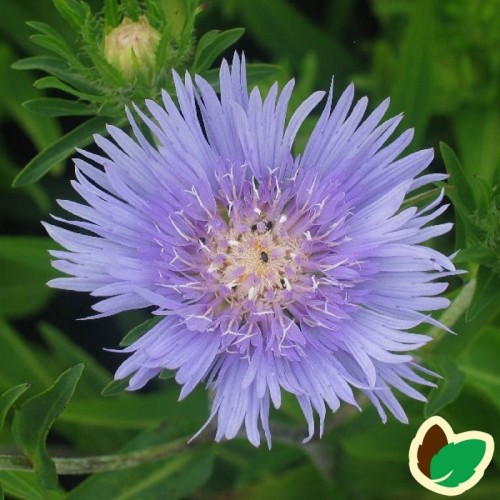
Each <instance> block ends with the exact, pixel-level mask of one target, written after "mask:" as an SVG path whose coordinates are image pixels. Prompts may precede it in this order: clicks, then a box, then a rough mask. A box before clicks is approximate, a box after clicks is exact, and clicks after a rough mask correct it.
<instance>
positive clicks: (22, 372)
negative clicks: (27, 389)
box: [0, 319, 54, 390]
mask: <svg viewBox="0 0 500 500" xmlns="http://www.w3.org/2000/svg"><path fill="white" fill-rule="evenodd" d="M0 338H1V339H2V348H1V349H0V387H2V388H5V389H8V388H10V387H11V386H13V385H17V384H19V383H20V382H23V381H24V382H28V383H29V384H30V385H31V386H32V387H33V388H34V389H36V390H38V389H41V388H43V386H47V385H49V384H50V383H51V382H52V380H53V378H54V377H53V373H52V370H51V365H50V364H48V363H47V358H46V357H45V356H43V352H42V351H41V350H40V349H39V348H38V347H37V346H35V345H31V344H28V342H26V341H25V340H24V339H23V338H22V336H21V335H19V334H18V333H17V332H16V331H15V330H14V329H13V328H12V327H11V326H10V325H9V324H8V323H6V322H5V321H4V320H2V319H0Z"/></svg>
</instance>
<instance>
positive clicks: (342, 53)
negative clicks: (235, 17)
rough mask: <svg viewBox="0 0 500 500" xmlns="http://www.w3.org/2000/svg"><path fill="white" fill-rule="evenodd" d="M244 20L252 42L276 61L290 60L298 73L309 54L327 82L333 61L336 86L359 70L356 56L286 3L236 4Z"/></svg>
mask: <svg viewBox="0 0 500 500" xmlns="http://www.w3.org/2000/svg"><path fill="white" fill-rule="evenodd" d="M235 7H236V8H238V10H239V12H240V13H241V16H242V18H243V20H244V23H243V25H244V26H245V28H247V29H248V31H249V32H250V33H252V34H253V37H254V39H255V40H258V41H259V44H260V45H262V46H264V47H265V48H266V49H267V50H268V51H270V53H271V54H273V55H274V56H275V58H283V57H289V58H290V59H291V62H292V63H295V64H296V69H297V70H298V69H299V66H300V62H301V61H302V60H303V58H304V57H305V56H306V55H307V54H308V53H310V52H314V53H316V54H317V55H318V63H319V73H320V77H321V78H322V79H323V81H325V82H329V81H330V80H331V77H332V61H335V78H336V82H339V81H340V82H341V83H342V84H343V82H345V80H347V79H348V75H350V74H352V72H353V71H355V69H356V68H357V67H358V61H357V60H356V59H357V56H356V53H355V52H354V51H348V50H346V49H345V47H344V46H343V45H342V43H340V41H339V40H338V39H336V38H335V36H334V34H333V33H332V32H328V31H326V30H323V29H322V28H321V26H320V25H319V24H315V23H313V22H312V21H310V20H309V18H308V17H307V16H304V15H303V14H302V13H301V12H300V10H299V9H298V8H297V7H295V6H294V5H293V4H292V3H291V2H288V1H285V0H272V1H269V0H252V1H251V2H248V1H247V2H235Z"/></svg>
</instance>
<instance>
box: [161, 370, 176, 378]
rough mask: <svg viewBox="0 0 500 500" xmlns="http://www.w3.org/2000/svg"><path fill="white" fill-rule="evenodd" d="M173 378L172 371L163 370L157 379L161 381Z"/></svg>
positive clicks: (173, 373)
mask: <svg viewBox="0 0 500 500" xmlns="http://www.w3.org/2000/svg"><path fill="white" fill-rule="evenodd" d="M174 377H175V372H174V371H173V370H167V369H165V368H164V369H163V370H162V371H161V372H160V374H159V375H158V378H159V379H161V380H170V379H171V378H174Z"/></svg>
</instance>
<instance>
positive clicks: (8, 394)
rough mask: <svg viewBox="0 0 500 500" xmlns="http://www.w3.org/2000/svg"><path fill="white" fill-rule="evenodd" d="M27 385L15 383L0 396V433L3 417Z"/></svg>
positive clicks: (3, 421)
mask: <svg viewBox="0 0 500 500" xmlns="http://www.w3.org/2000/svg"><path fill="white" fill-rule="evenodd" d="M29 386H30V385H29V384H20V385H16V386H15V387H12V388H11V389H9V390H8V391H5V392H4V393H3V394H2V395H1V396H0V433H1V432H2V429H3V424H4V423H5V418H6V417H7V413H8V412H9V410H10V408H11V406H12V405H13V404H14V403H15V402H16V401H17V399H18V398H19V396H21V395H22V394H23V393H24V392H26V390H27V389H28V388H29Z"/></svg>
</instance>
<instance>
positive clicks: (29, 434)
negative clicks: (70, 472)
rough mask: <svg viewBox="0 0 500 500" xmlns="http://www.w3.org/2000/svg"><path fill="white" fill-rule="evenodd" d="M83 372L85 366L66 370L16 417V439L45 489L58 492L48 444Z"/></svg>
mask: <svg viewBox="0 0 500 500" xmlns="http://www.w3.org/2000/svg"><path fill="white" fill-rule="evenodd" d="M82 370H83V364H80V365H76V366H74V367H73V368H70V369H69V370H66V371H65V372H64V373H63V374H62V375H61V376H60V377H59V378H58V379H57V380H56V381H55V383H54V385H52V386H51V387H50V388H49V389H47V390H46V391H44V392H42V393H40V394H38V395H36V396H34V397H33V398H31V399H29V400H28V401H26V402H25V403H24V404H23V405H22V406H21V408H20V410H19V411H18V413H16V415H15V417H14V421H13V424H12V434H13V436H14V439H15V440H16V442H17V444H18V445H19V446H20V448H21V449H22V450H23V451H24V453H25V454H26V455H27V456H28V457H29V458H30V460H32V462H33V465H34V468H35V473H36V475H37V478H38V481H39V483H40V485H41V486H42V487H43V488H47V489H52V490H55V489H57V488H58V481H57V474H56V469H55V465H54V462H53V461H52V460H51V458H50V457H49V455H48V454H47V450H46V440H47V436H48V434H49V431H50V429H51V427H52V425H53V424H54V422H55V420H56V419H57V417H58V416H59V414H60V413H61V412H62V411H63V410H64V409H65V408H66V406H67V404H68V403H69V401H70V399H71V397H72V396H73V393H74V391H75V387H76V384H77V383H78V380H79V379H80V376H81V374H82Z"/></svg>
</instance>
